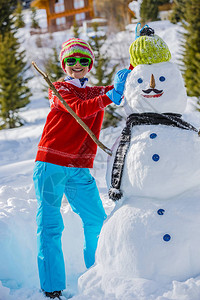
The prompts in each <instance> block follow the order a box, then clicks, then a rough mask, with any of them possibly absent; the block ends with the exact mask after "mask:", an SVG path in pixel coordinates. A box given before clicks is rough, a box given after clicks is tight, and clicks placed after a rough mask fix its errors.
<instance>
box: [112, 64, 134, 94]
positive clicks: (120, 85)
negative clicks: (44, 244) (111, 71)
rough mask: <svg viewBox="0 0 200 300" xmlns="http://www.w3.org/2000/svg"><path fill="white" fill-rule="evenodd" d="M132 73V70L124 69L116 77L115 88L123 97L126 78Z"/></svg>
mask: <svg viewBox="0 0 200 300" xmlns="http://www.w3.org/2000/svg"><path fill="white" fill-rule="evenodd" d="M130 72H131V70H127V69H123V70H120V71H118V72H117V74H116V75H115V78H114V88H115V90H116V91H117V92H118V93H119V94H121V95H123V92H124V85H125V82H126V78H127V76H128V74H129V73H130Z"/></svg>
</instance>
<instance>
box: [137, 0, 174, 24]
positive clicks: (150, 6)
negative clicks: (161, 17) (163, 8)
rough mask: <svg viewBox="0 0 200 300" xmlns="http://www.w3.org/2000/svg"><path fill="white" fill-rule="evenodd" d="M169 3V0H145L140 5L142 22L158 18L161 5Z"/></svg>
mask: <svg viewBox="0 0 200 300" xmlns="http://www.w3.org/2000/svg"><path fill="white" fill-rule="evenodd" d="M166 3H169V0H143V1H142V3H141V6H140V17H141V22H142V23H147V22H150V21H156V20H158V13H159V9H158V8H159V5H163V4H166Z"/></svg>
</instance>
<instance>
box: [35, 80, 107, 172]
mask: <svg viewBox="0 0 200 300" xmlns="http://www.w3.org/2000/svg"><path fill="white" fill-rule="evenodd" d="M74 82H76V83H75V84H76V85H78V84H77V82H79V81H77V80H72V81H71V83H70V81H68V82H55V83H54V86H55V88H56V89H57V90H58V92H59V93H60V95H61V96H62V97H63V99H64V100H65V101H66V102H67V104H68V105H69V106H70V107H71V108H72V109H73V111H74V112H75V113H76V114H77V115H78V116H79V117H80V118H81V119H82V120H83V121H84V122H85V124H86V125H87V126H88V127H89V128H90V129H91V130H92V132H93V133H94V134H95V135H96V137H97V138H99V134H100V130H101V126H102V122H103V115H104V108H105V107H106V106H107V105H108V104H111V103H112V102H111V100H110V99H109V98H108V96H107V95H105V93H106V92H107V91H109V90H110V89H112V88H113V86H108V87H81V85H80V84H79V85H80V86H76V85H74ZM49 101H50V107H51V110H50V112H49V114H48V116H47V120H46V124H45V126H44V130H43V133H42V137H41V140H40V142H39V145H38V152H37V156H36V161H44V162H49V163H53V164H57V165H61V166H66V167H77V168H92V167H93V162H94V158H95V155H96V151H97V145H96V144H95V143H94V141H93V140H92V139H91V137H90V136H89V135H88V133H87V132H86V131H85V130H84V129H83V128H82V127H81V125H80V124H78V123H77V121H76V120H75V119H74V118H73V117H72V116H71V115H70V114H69V113H68V111H67V109H66V108H65V107H64V105H63V104H62V103H61V102H60V100H59V99H58V98H57V97H56V96H55V95H54V94H53V92H52V91H51V90H49Z"/></svg>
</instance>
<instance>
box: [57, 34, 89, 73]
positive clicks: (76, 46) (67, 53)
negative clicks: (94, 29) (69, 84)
mask: <svg viewBox="0 0 200 300" xmlns="http://www.w3.org/2000/svg"><path fill="white" fill-rule="evenodd" d="M76 55H78V56H83V57H89V58H91V64H90V66H89V71H90V70H91V69H92V66H93V63H94V53H93V51H92V49H91V47H90V45H89V44H88V43H86V42H85V41H84V40H82V39H79V38H71V39H69V40H68V41H66V42H64V43H63V44H62V49H61V51H60V63H61V67H62V69H63V71H64V72H66V71H65V63H64V59H65V58H66V57H73V56H76Z"/></svg>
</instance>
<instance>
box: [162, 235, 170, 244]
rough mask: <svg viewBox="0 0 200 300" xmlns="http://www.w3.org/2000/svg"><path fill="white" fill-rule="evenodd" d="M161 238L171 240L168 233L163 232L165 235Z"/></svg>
mask: <svg viewBox="0 0 200 300" xmlns="http://www.w3.org/2000/svg"><path fill="white" fill-rule="evenodd" d="M163 240H164V241H165V242H169V241H170V240H171V236H170V235H169V234H165V235H164V236H163Z"/></svg>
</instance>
